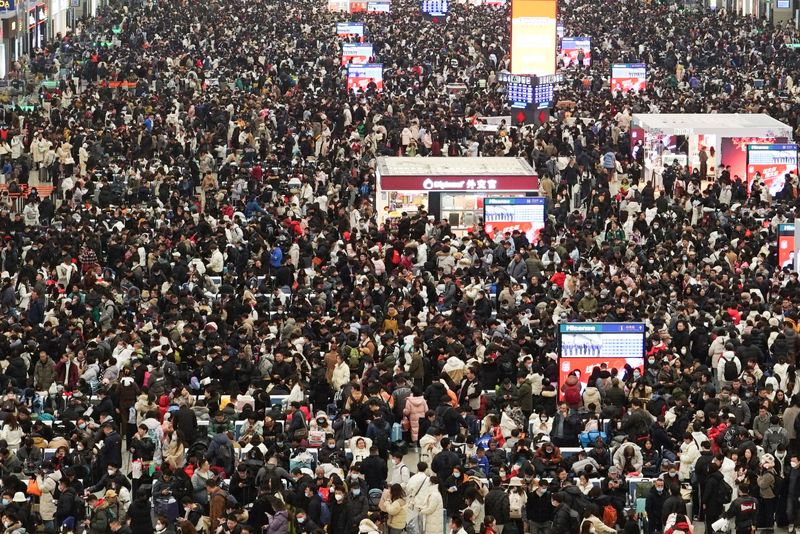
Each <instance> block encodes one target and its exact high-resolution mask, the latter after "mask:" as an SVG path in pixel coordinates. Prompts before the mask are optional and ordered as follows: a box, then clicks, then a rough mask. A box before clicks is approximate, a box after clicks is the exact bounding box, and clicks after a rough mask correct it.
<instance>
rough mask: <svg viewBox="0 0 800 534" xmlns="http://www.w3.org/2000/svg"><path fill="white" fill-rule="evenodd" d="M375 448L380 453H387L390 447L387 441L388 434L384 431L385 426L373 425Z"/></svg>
mask: <svg viewBox="0 0 800 534" xmlns="http://www.w3.org/2000/svg"><path fill="white" fill-rule="evenodd" d="M375 446H376V447H378V450H379V451H381V452H385V451H388V450H389V448H390V447H391V442H390V441H389V432H387V430H386V424H383V425H375Z"/></svg>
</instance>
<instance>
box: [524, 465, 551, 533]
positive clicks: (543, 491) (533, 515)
mask: <svg viewBox="0 0 800 534" xmlns="http://www.w3.org/2000/svg"><path fill="white" fill-rule="evenodd" d="M525 510H526V514H527V516H526V519H527V521H528V531H529V532H530V534H544V533H546V532H550V526H551V525H552V523H553V513H554V512H555V509H554V508H553V503H552V502H551V499H550V493H549V492H548V491H547V485H546V484H543V483H540V480H539V479H538V478H534V479H533V480H532V481H531V483H530V491H529V492H528V501H527V504H526V505H525Z"/></svg>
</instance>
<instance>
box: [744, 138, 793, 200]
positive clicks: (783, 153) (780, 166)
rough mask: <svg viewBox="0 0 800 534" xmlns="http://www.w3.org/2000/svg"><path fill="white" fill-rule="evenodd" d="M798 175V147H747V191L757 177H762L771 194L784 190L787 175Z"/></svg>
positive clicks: (791, 145)
mask: <svg viewBox="0 0 800 534" xmlns="http://www.w3.org/2000/svg"><path fill="white" fill-rule="evenodd" d="M796 173H797V145H794V144H786V145H747V190H748V191H749V190H750V188H751V187H752V184H753V180H754V179H755V178H756V175H759V176H761V179H762V180H763V181H764V185H765V186H766V187H767V188H768V189H769V191H770V193H772V194H773V195H776V194H778V193H780V192H781V191H782V190H783V186H784V182H785V181H786V175H787V174H796Z"/></svg>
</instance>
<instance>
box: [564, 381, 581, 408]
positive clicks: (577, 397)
mask: <svg viewBox="0 0 800 534" xmlns="http://www.w3.org/2000/svg"><path fill="white" fill-rule="evenodd" d="M564 401H565V402H566V403H567V405H568V406H570V407H573V406H580V405H581V403H582V402H583V397H581V386H580V384H575V385H574V386H569V385H568V386H567V387H566V389H565V390H564Z"/></svg>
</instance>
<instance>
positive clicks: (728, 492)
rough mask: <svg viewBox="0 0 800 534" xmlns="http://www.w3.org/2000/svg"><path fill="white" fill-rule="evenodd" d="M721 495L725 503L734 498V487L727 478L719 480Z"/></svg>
mask: <svg viewBox="0 0 800 534" xmlns="http://www.w3.org/2000/svg"><path fill="white" fill-rule="evenodd" d="M719 495H720V497H722V502H723V503H724V504H728V503H729V502H731V500H732V499H733V488H731V485H730V484H728V483H727V482H725V480H720V482H719Z"/></svg>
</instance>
